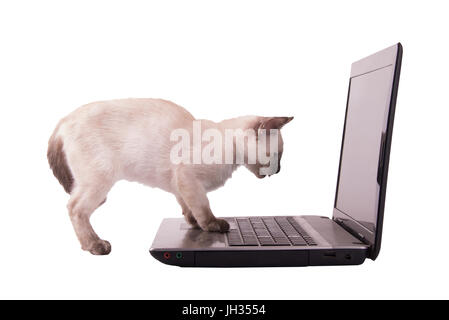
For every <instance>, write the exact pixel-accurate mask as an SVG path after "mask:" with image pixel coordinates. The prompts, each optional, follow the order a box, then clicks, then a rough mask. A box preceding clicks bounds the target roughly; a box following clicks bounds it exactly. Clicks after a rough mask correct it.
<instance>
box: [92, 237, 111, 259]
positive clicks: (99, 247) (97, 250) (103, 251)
mask: <svg viewBox="0 0 449 320" xmlns="http://www.w3.org/2000/svg"><path fill="white" fill-rule="evenodd" d="M89 252H90V253H92V254H93V255H96V256H102V255H107V254H109V253H110V252H111V244H110V243H109V241H106V240H98V241H96V242H95V243H94V244H93V245H92V246H91V247H90V249H89Z"/></svg>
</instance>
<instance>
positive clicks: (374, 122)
mask: <svg viewBox="0 0 449 320" xmlns="http://www.w3.org/2000/svg"><path fill="white" fill-rule="evenodd" d="M393 76H394V66H393V65H388V66H385V67H382V68H379V69H376V70H374V71H370V72H366V73H363V74H361V75H357V76H353V77H352V78H351V80H350V88H349V96H348V105H347V111H346V112H347V114H346V124H345V131H344V138H343V139H344V140H343V146H342V154H341V162H340V172H339V180H338V185H337V196H336V203H335V208H336V209H338V210H339V211H340V212H341V213H343V214H344V215H346V216H348V217H349V218H352V219H353V220H355V221H356V222H357V223H358V224H360V225H361V226H363V227H364V228H366V229H368V230H369V231H370V232H373V233H374V232H375V231H376V223H377V214H378V209H379V207H378V206H379V198H380V188H381V185H380V181H381V177H378V174H379V172H378V167H379V159H380V156H381V151H380V150H381V149H383V147H384V145H383V144H384V143H385V132H386V128H387V122H388V113H389V107H390V100H391V90H392V82H393Z"/></svg>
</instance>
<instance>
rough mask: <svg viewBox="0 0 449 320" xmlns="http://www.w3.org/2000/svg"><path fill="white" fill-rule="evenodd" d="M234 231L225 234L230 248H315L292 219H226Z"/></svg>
mask: <svg viewBox="0 0 449 320" xmlns="http://www.w3.org/2000/svg"><path fill="white" fill-rule="evenodd" d="M226 220H227V221H228V222H234V223H235V225H236V228H235V229H230V230H229V232H228V233H227V237H228V243H229V245H230V246H316V242H315V241H314V240H313V239H312V237H310V236H309V235H308V234H307V232H306V231H305V230H304V229H303V228H302V227H301V226H300V225H299V223H298V222H296V220H295V219H294V218H293V217H250V218H228V219H226Z"/></svg>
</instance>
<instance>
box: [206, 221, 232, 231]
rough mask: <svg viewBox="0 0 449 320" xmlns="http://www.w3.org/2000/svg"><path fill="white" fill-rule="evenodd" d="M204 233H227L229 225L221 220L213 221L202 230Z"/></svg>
mask: <svg viewBox="0 0 449 320" xmlns="http://www.w3.org/2000/svg"><path fill="white" fill-rule="evenodd" d="M204 229H205V231H210V232H227V231H228V230H229V223H228V222H227V221H226V220H223V219H215V220H214V221H212V222H209V224H208V225H207V226H206V228H204Z"/></svg>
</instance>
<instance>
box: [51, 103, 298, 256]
mask: <svg viewBox="0 0 449 320" xmlns="http://www.w3.org/2000/svg"><path fill="white" fill-rule="evenodd" d="M292 119H293V118H292V117H258V116H245V117H239V118H234V119H229V120H224V121H221V122H218V123H216V122H213V121H209V120H195V118H194V117H193V116H192V115H191V114H190V113H189V112H188V111H187V110H185V109H184V108H182V107H180V106H178V105H176V104H174V103H172V102H169V101H165V100H156V99H123V100H112V101H103V102H94V103H91V104H87V105H84V106H82V107H80V108H78V109H77V110H75V111H73V112H72V113H71V114H69V115H68V116H67V117H65V118H63V119H62V120H61V121H60V122H59V124H58V125H57V127H56V129H55V130H54V133H53V135H52V136H51V138H50V140H49V143H48V152H47V157H48V161H49V163H50V167H51V168H52V170H53V173H54V175H55V176H56V178H57V179H58V180H59V182H60V183H61V185H62V186H63V187H64V189H65V191H66V192H67V193H69V194H70V200H69V202H68V204H67V208H68V211H69V216H70V219H71V221H72V224H73V228H74V229H75V233H76V235H77V237H78V239H79V241H80V243H81V248H82V249H83V250H86V251H89V252H90V253H92V254H95V255H104V254H108V253H109V252H110V251H111V245H110V243H109V242H108V241H105V240H102V239H100V238H99V236H98V235H97V234H96V233H95V231H94V229H93V228H92V225H91V224H90V221H89V219H90V216H91V215H92V213H93V212H94V211H95V209H97V208H98V207H99V206H100V205H102V204H103V203H104V202H105V201H106V196H107V194H108V192H109V190H111V188H112V186H113V185H114V184H115V183H116V182H117V181H119V180H122V179H125V180H129V181H137V182H140V183H142V184H145V185H148V186H151V187H158V188H160V189H162V190H165V191H168V192H170V193H172V194H173V195H174V196H175V197H176V200H177V201H178V203H179V205H180V206H181V208H182V213H183V215H184V217H185V219H186V221H187V222H188V223H189V224H190V225H192V226H194V227H199V228H201V229H203V230H205V231H216V232H226V231H228V229H229V224H228V223H227V222H226V221H225V220H223V219H218V218H216V217H215V216H214V215H213V213H212V211H211V209H210V206H209V200H208V198H207V193H208V192H209V191H211V190H214V189H217V188H219V187H221V186H223V185H224V183H225V182H226V180H227V179H229V178H230V177H231V175H232V173H233V172H234V170H236V169H237V168H238V167H239V166H240V165H244V166H245V167H247V168H248V169H249V170H250V171H251V172H253V173H254V174H255V175H256V176H257V177H258V178H263V177H265V176H266V175H271V174H274V173H277V172H279V170H280V164H279V162H280V158H281V156H282V151H283V142H282V137H281V136H280V134H277V137H276V140H273V139H271V140H270V139H266V138H270V135H272V132H274V131H276V132H278V131H279V130H278V129H280V128H281V127H282V126H283V125H285V124H286V123H287V122H289V121H291V120H292ZM198 128H199V131H198ZM180 129H181V130H183V132H184V133H187V134H188V135H189V136H190V137H191V136H195V130H196V131H197V132H196V133H197V134H198V133H200V134H201V133H205V132H206V131H207V130H209V131H211V132H213V133H214V134H213V135H212V136H214V138H215V140H216V141H215V142H217V141H218V142H219V140H220V139H221V138H220V137H217V134H223V137H224V135H225V131H229V130H234V131H235V132H236V133H235V135H234V136H233V137H232V139H231V142H230V143H225V144H223V146H222V147H217V148H216V150H211V148H210V146H209V148H207V146H206V142H207V141H205V139H204V136H203V138H202V139H200V140H199V143H197V144H196V145H195V141H192V139H190V141H188V140H187V141H179V135H178V136H176V135H174V134H173V133H174V132H175V133H176V132H177V131H176V130H178V131H179V130H180ZM239 129H241V130H239ZM247 129H252V130H254V131H255V139H249V138H248V137H246V138H244V139H245V141H246V147H245V144H242V143H237V142H236V141H237V140H236V139H237V138H238V137H241V136H242V130H243V131H245V130H247ZM261 129H266V130H267V131H265V130H263V131H264V132H263V133H261V132H262V130H261ZM270 129H276V130H270ZM234 131H231V132H234ZM178 133H179V132H178ZM189 136H188V137H189ZM262 136H263V138H264V139H265V140H264V141H267V140H269V141H271V143H272V144H273V141H274V142H276V147H277V148H276V150H274V152H272V154H274V155H275V157H271V158H269V159H270V165H269V164H267V163H266V161H265V162H264V163H262V162H261V161H259V160H256V161H255V162H254V161H253V162H251V161H248V160H249V155H248V150H255V149H254V148H256V149H257V147H256V146H255V144H256V143H257V141H260V140H261V137H262ZM188 137H187V138H188ZM177 138H178V139H177ZM218 138H220V139H218ZM194 139H195V137H194ZM194 139H193V140H194ZM197 140H198V139H197ZM206 140H207V139H206ZM272 140H273V141H272ZM209 141H210V140H209ZM180 146H184V147H185V148H184V149H183V150H180V148H179V147H180ZM205 146H206V149H203V150H202V153H198V151H199V149H201V148H204V147H205ZM175 147H177V148H176V149H174V148H175ZM270 150H271V149H270ZM175 151H176V152H175ZM179 151H180V152H179ZM206 151H209V153H210V155H212V152H211V151H214V155H213V160H215V161H212V162H211V161H201V155H203V156H204V155H207V154H208V152H206ZM179 153H181V154H182V158H181V160H182V161H179V158H176V156H179ZM225 153H227V154H226V157H227V159H228V160H231V163H229V161H227V162H225V161H223V163H220V161H217V160H222V159H224V154H225ZM229 153H230V154H229ZM198 155H199V156H200V159H198ZM220 157H221V158H220ZM173 158H176V159H173ZM195 158H196V159H195ZM236 159H243V160H244V161H243V162H244V163H242V162H238V161H236ZM189 160H190V161H189ZM198 160H199V161H198ZM274 161H277V163H275V164H276V165H274V166H273V162H274ZM204 162H207V163H204ZM262 169H264V170H262Z"/></svg>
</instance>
